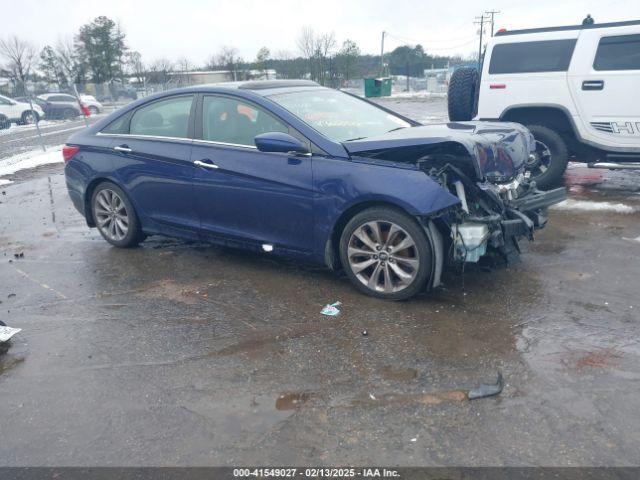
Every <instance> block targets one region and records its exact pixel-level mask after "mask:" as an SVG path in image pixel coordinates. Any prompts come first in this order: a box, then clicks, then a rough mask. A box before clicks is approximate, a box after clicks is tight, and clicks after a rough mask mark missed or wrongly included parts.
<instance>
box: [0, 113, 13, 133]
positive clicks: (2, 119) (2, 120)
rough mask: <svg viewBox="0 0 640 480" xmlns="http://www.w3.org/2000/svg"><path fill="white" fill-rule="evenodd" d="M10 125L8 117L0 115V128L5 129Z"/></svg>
mask: <svg viewBox="0 0 640 480" xmlns="http://www.w3.org/2000/svg"><path fill="white" fill-rule="evenodd" d="M10 127H11V122H10V121H9V119H8V118H7V117H6V116H4V115H0V130H6V129H8V128H10Z"/></svg>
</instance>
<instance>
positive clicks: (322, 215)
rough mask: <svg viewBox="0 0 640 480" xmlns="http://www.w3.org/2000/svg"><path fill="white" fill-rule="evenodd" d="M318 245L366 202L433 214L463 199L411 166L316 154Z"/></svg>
mask: <svg viewBox="0 0 640 480" xmlns="http://www.w3.org/2000/svg"><path fill="white" fill-rule="evenodd" d="M313 176H314V192H315V195H316V197H315V202H314V215H315V222H314V223H315V229H316V231H315V232H314V238H315V248H314V251H315V253H316V254H317V255H318V258H319V259H320V258H322V259H324V256H325V247H326V244H327V242H328V241H329V240H331V236H332V234H333V232H334V229H335V227H336V225H337V224H338V223H340V222H341V221H342V220H344V215H345V214H347V215H348V213H349V212H350V211H353V210H354V207H356V206H358V205H363V204H389V205H394V206H396V207H398V208H401V209H402V210H404V211H406V212H407V213H409V214H410V215H413V216H416V217H417V216H421V217H425V216H431V215H434V214H435V213H437V212H439V211H441V210H444V209H446V208H449V207H452V206H454V205H458V204H459V203H460V200H459V199H458V197H456V196H455V195H452V194H451V193H449V192H448V191H447V190H446V189H444V188H442V187H441V186H440V184H438V183H437V182H435V181H434V180H433V179H431V177H429V176H428V175H427V174H426V173H424V172H423V171H421V170H418V169H417V168H413V167H412V166H404V165H403V166H398V165H397V164H382V163H378V162H376V163H372V162H368V161H353V160H343V159H332V158H318V159H316V158H314V164H313Z"/></svg>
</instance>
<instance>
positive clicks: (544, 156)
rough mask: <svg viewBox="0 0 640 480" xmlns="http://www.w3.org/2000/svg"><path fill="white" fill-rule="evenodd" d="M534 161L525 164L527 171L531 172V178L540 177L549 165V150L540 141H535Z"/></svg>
mask: <svg viewBox="0 0 640 480" xmlns="http://www.w3.org/2000/svg"><path fill="white" fill-rule="evenodd" d="M534 156H535V160H534V161H533V162H531V163H527V170H529V171H530V172H531V175H532V176H533V177H536V176H538V175H542V174H543V173H544V172H546V171H547V170H548V169H549V165H550V164H551V150H550V149H549V147H547V145H546V144H545V143H543V142H541V141H540V140H536V153H535V155H534Z"/></svg>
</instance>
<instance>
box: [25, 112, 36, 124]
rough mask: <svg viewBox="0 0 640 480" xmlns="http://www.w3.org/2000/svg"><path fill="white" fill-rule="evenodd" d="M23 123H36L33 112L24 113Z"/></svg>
mask: <svg viewBox="0 0 640 480" xmlns="http://www.w3.org/2000/svg"><path fill="white" fill-rule="evenodd" d="M24 123H25V124H26V125H31V124H32V123H36V116H35V114H34V113H33V112H27V113H25V114H24Z"/></svg>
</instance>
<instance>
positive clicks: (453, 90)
mask: <svg viewBox="0 0 640 480" xmlns="http://www.w3.org/2000/svg"><path fill="white" fill-rule="evenodd" d="M479 83H480V77H479V75H478V70H476V69H475V68H471V67H460V68H458V69H457V70H456V71H455V72H453V75H451V80H449V90H448V93H447V107H448V110H449V120H451V121H452V122H461V121H468V120H471V119H472V118H473V117H475V116H476V113H477V112H478V93H479V90H478V87H479Z"/></svg>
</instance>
